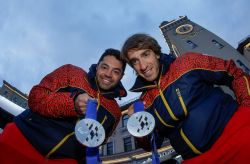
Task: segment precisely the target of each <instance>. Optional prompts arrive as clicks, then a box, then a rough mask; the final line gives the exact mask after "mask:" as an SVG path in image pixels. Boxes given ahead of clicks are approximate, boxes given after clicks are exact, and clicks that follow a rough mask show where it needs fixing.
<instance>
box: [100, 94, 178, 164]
mask: <svg viewBox="0 0 250 164" xmlns="http://www.w3.org/2000/svg"><path fill="white" fill-rule="evenodd" d="M137 99H138V98H135V99H132V100H130V101H129V102H125V104H122V105H120V106H121V110H122V111H123V112H122V118H121V121H120V122H119V124H118V126H117V128H116V130H115V131H114V133H113V135H112V136H111V137H110V138H109V140H108V141H107V143H106V144H105V145H103V146H101V147H100V149H99V152H100V155H101V160H102V163H104V164H109V163H110V164H111V163H112V164H113V163H123V164H141V163H145V164H146V163H152V159H151V156H152V154H151V152H145V151H144V150H143V149H141V148H139V147H138V146H137V143H136V140H135V138H134V137H133V136H132V135H131V134H130V133H129V132H128V130H127V121H128V118H129V117H128V115H127V108H128V107H129V106H130V105H131V104H132V103H133V102H134V101H136V100H137ZM158 154H159V157H160V160H161V161H166V160H168V159H170V158H173V157H175V156H177V154H176V152H175V151H174V149H173V148H172V147H171V145H170V143H169V140H167V139H166V140H165V141H164V143H163V147H162V148H161V149H159V150H158Z"/></svg>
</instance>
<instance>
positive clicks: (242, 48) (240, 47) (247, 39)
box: [237, 35, 250, 54]
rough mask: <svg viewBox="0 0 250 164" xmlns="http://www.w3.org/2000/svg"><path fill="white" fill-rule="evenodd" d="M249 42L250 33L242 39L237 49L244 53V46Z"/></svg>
mask: <svg viewBox="0 0 250 164" xmlns="http://www.w3.org/2000/svg"><path fill="white" fill-rule="evenodd" d="M248 43H250V35H248V36H247V37H246V38H245V39H243V40H242V41H240V43H239V45H238V48H237V51H239V52H240V53H241V54H243V51H244V46H245V45H247V44H248Z"/></svg>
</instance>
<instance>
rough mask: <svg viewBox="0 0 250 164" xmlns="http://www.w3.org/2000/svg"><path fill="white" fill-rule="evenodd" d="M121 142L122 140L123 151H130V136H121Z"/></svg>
mask: <svg viewBox="0 0 250 164" xmlns="http://www.w3.org/2000/svg"><path fill="white" fill-rule="evenodd" d="M123 142H124V151H125V152H128V151H131V150H132V142H131V137H126V138H123Z"/></svg>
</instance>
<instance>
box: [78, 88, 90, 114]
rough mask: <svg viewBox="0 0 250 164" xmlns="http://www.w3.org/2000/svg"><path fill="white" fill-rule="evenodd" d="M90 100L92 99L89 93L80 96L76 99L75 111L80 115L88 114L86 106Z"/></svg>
mask: <svg viewBox="0 0 250 164" xmlns="http://www.w3.org/2000/svg"><path fill="white" fill-rule="evenodd" d="M88 99H91V97H90V96H89V95H88V94H87V93H82V94H79V95H78V96H77V97H76V99H75V110H76V112H77V113H78V114H79V115H84V114H85V113H86V106H87V101H88Z"/></svg>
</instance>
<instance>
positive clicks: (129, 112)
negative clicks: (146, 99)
mask: <svg viewBox="0 0 250 164" xmlns="http://www.w3.org/2000/svg"><path fill="white" fill-rule="evenodd" d="M127 114H128V116H129V117H130V116H132V115H133V114H134V104H132V105H130V106H129V107H128V113H127Z"/></svg>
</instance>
